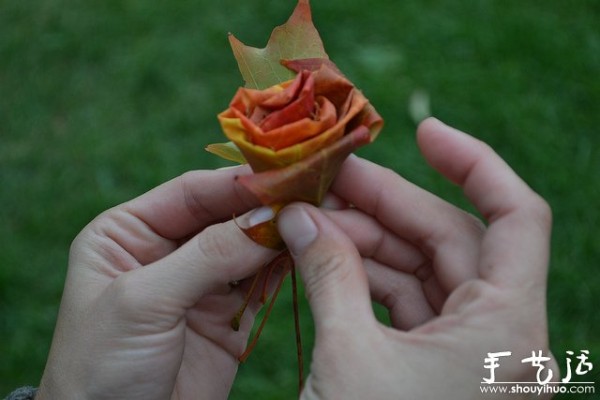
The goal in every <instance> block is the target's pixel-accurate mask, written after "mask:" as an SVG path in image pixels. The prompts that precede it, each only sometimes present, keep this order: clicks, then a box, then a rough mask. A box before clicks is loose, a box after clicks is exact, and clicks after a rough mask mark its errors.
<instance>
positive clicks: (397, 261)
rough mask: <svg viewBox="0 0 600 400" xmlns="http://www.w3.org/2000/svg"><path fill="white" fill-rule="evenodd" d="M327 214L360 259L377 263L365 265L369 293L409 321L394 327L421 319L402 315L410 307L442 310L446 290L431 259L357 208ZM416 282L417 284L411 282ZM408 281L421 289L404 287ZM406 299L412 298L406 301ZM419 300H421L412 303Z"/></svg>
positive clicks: (410, 310) (394, 317) (407, 311)
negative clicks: (367, 267)
mask: <svg viewBox="0 0 600 400" xmlns="http://www.w3.org/2000/svg"><path fill="white" fill-rule="evenodd" d="M326 215H327V217H328V218H329V219H331V220H332V221H333V222H335V224H336V225H338V226H339V227H340V228H341V229H342V230H343V231H344V232H346V233H347V234H348V237H349V238H350V239H351V240H352V241H353V243H354V245H355V246H356V248H357V249H358V251H359V253H360V254H361V256H362V257H363V259H368V260H373V261H374V263H369V264H368V265H371V264H376V265H379V266H380V267H381V268H375V269H373V270H370V269H367V271H368V272H369V285H370V288H371V295H372V296H373V297H374V298H375V299H376V300H377V301H378V302H382V301H383V303H385V305H386V307H388V308H389V309H390V313H391V314H392V315H391V316H392V320H394V319H398V320H400V319H401V320H402V321H404V320H408V321H410V322H406V323H404V322H403V323H402V324H399V325H398V326H397V327H399V328H401V329H408V328H407V327H408V326H416V325H418V324H419V323H420V322H419V321H417V320H416V319H415V318H412V317H411V316H409V317H405V314H407V313H408V314H410V315H413V310H428V309H433V310H434V311H435V312H437V313H439V312H440V311H441V308H442V306H443V303H444V301H445V299H446V297H447V291H446V290H444V289H443V288H442V287H441V286H440V285H439V282H438V280H437V277H436V275H435V273H434V271H433V268H432V261H431V260H430V259H429V258H428V257H427V256H425V255H424V254H423V253H422V252H421V251H420V250H419V249H418V248H417V247H416V246H414V245H413V244H411V243H410V242H408V241H406V240H403V239H402V238H400V237H398V236H397V235H395V234H393V233H392V232H390V231H389V230H388V229H386V228H385V227H384V226H382V225H381V224H380V223H379V222H377V221H376V220H375V219H374V218H372V217H370V216H368V215H367V214H365V213H363V212H362V211H360V210H357V209H346V210H342V211H340V210H336V211H326ZM383 268H385V270H383ZM374 271H377V272H374ZM379 274H381V276H379ZM416 283H418V285H417V286H415V285H414V284H416ZM407 285H408V286H409V287H410V288H411V290H412V289H413V288H417V287H418V289H419V291H420V293H418V294H417V293H414V294H413V293H412V292H411V291H406V290H405V288H406V286H407ZM400 299H403V301H400ZM406 299H412V300H409V301H405V300H406ZM421 301H422V302H424V304H422V305H421V304H415V303H418V302H421ZM383 303H382V304H383ZM425 303H426V304H425ZM416 314H421V313H420V312H417V313H416Z"/></svg>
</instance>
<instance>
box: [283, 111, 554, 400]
mask: <svg viewBox="0 0 600 400" xmlns="http://www.w3.org/2000/svg"><path fill="white" fill-rule="evenodd" d="M417 139H418V143H419V146H420V148H421V150H422V152H423V154H424V156H425V158H426V159H427V160H428V161H429V163H430V164H431V165H432V166H433V167H434V168H435V169H437V170H438V171H439V172H440V173H442V174H443V175H444V176H445V177H446V178H448V179H449V180H451V181H452V182H454V183H457V184H459V185H460V186H461V187H462V189H463V191H464V193H465V194H466V196H467V197H468V198H469V200H470V201H471V202H472V203H473V204H474V205H475V207H476V208H477V209H478V211H479V212H480V213H481V214H482V215H483V217H484V218H485V219H486V220H487V223H488V225H487V226H484V224H482V223H481V222H480V221H479V220H477V219H476V218H475V217H474V216H472V215H470V214H468V213H466V212H464V211H462V210H460V209H458V208H456V207H454V206H453V205H451V204H449V203H447V202H445V201H443V200H441V199H439V198H437V197H436V196H434V195H432V194H430V193H428V192H426V191H424V190H422V189H420V188H418V187H416V186H414V185H412V184H410V183H409V182H407V181H405V180H403V179H402V178H400V177H399V176H397V175H396V174H394V173H393V172H392V171H390V170H386V169H384V168H381V167H379V166H377V165H375V164H372V163H369V162H368V161H365V160H361V159H359V158H357V157H352V158H350V159H349V160H348V161H347V162H346V163H345V164H344V166H343V168H342V170H341V172H340V174H339V175H338V178H337V179H336V181H335V182H334V184H333V187H332V191H333V193H334V194H336V195H337V196H339V197H340V198H341V199H343V200H344V201H346V202H347V203H348V204H352V206H353V207H349V208H347V209H345V210H341V211H322V210H318V209H316V208H314V207H311V206H308V205H304V204H293V205H291V206H288V207H287V208H285V209H284V210H283V211H282V212H281V214H280V216H279V230H280V232H281V234H282V236H283V238H284V240H285V241H286V243H287V244H288V247H289V248H290V250H291V252H292V255H293V257H294V259H295V262H296V265H297V267H298V269H299V271H300V273H301V275H302V278H303V280H304V282H305V285H306V292H307V297H308V300H309V303H310V306H311V309H312V312H313V316H314V319H315V329H316V342H315V348H314V352H313V362H312V365H311V371H310V375H309V377H308V379H307V382H306V385H305V389H304V391H303V393H302V396H301V398H303V399H388V398H390V399H391V398H398V397H399V396H401V397H402V398H406V399H442V398H443V399H461V400H463V399H472V398H480V397H481V391H480V389H479V386H480V384H481V382H482V379H483V378H484V377H487V376H489V374H490V371H489V370H486V369H484V358H485V357H487V353H488V352H498V351H511V352H512V356H511V357H510V358H507V359H504V358H503V359H501V360H500V367H499V368H497V369H496V371H495V377H496V381H504V382H511V381H513V382H523V381H535V380H536V372H537V368H532V366H531V364H529V365H527V364H523V363H521V362H520V360H521V359H523V358H525V357H527V356H531V352H532V351H534V350H535V351H539V350H542V351H543V352H544V355H548V332H547V321H546V304H545V293H546V274H547V266H548V261H549V260H548V257H549V237H550V230H551V213H550V209H549V207H548V206H547V204H546V203H545V202H544V201H543V200H542V199H541V198H540V197H539V196H538V195H537V194H535V193H534V192H533V191H532V190H531V189H530V188H529V187H528V186H527V185H526V184H525V183H524V182H523V181H522V180H521V179H519V177H518V176H517V175H516V174H515V173H514V172H513V171H512V170H511V169H510V168H509V167H508V166H507V165H506V164H505V163H504V161H503V160H502V159H501V158H500V157H499V156H498V155H497V154H495V153H494V152H493V151H492V150H491V149H490V148H489V147H488V146H487V145H485V144H484V143H482V142H480V141H478V140H476V139H474V138H472V137H470V136H468V135H466V134H464V133H461V132H459V131H457V130H455V129H453V128H450V127H448V126H446V125H444V124H442V123H441V122H439V121H437V120H435V119H428V120H426V121H424V122H423V123H422V124H421V125H420V126H419V129H418V135H417ZM371 298H372V299H374V300H375V301H377V302H379V303H381V304H382V305H384V306H385V307H387V309H388V310H389V314H390V320H391V327H387V326H384V325H383V324H380V323H379V322H378V321H377V320H376V318H375V316H374V314H373V309H372V306H371ZM550 356H551V355H550ZM544 366H545V367H546V368H550V369H552V370H554V375H555V379H556V378H557V375H558V373H557V364H556V361H555V360H554V359H553V358H551V360H550V361H549V362H548V363H546V364H545V365H544ZM545 372H547V371H545ZM555 379H554V380H555ZM542 397H543V396H542ZM486 398H487V397H486ZM511 398H512V397H511Z"/></svg>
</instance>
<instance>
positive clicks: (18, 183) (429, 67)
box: [0, 0, 600, 399]
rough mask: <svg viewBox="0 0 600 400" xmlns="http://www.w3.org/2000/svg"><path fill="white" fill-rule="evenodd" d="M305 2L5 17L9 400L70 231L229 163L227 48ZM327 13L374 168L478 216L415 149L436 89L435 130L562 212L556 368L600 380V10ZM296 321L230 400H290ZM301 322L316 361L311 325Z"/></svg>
mask: <svg viewBox="0 0 600 400" xmlns="http://www.w3.org/2000/svg"><path fill="white" fill-rule="evenodd" d="M293 5H294V1H293V0H290V1H286V2H271V1H266V0H254V1H248V2H238V1H233V0H226V1H221V2H209V1H206V0H196V1H192V0H187V1H180V2H170V3H169V2H145V1H141V0H130V1H120V0H105V1H87V2H83V1H78V0H54V1H52V0H49V1H44V2H30V1H22V0H4V1H3V2H0V360H1V361H0V394H3V393H7V392H8V391H10V390H11V389H13V388H15V387H17V386H20V385H25V384H34V385H35V384H37V382H38V381H39V378H40V375H41V373H42V370H43V366H44V363H45V357H46V355H47V352H48V347H49V344H50V339H51V335H52V331H53V327H54V321H55V318H56V313H57V310H58V305H59V301H60V295H61V291H62V284H63V280H64V276H65V271H66V264H67V252H68V248H69V244H70V241H71V240H72V238H73V237H74V236H75V235H76V233H77V232H78V231H79V230H80V229H81V228H82V227H83V226H84V225H85V224H86V223H87V222H88V221H89V220H90V219H92V218H93V217H94V216H95V215H96V214H98V213H99V212H101V211H102V210H104V209H106V208H108V207H110V206H112V205H115V204H118V203H120V202H123V201H125V200H127V199H129V198H132V197H134V196H137V195H139V194H141V193H143V192H144V191H146V190H148V189H150V188H152V187H154V186H156V185H158V184H159V183H161V182H163V181H165V180H167V179H170V178H172V177H174V176H177V175H179V174H181V173H183V172H185V171H187V170H190V169H198V168H201V169H204V168H215V167H219V166H223V165H225V164H224V163H223V162H221V161H219V160H216V159H215V158H213V157H212V156H210V155H208V154H206V153H205V152H204V151H203V147H204V146H205V145H206V144H207V143H211V142H215V141H219V140H221V138H222V137H221V134H220V131H219V127H218V125H217V122H216V118H215V115H216V113H217V112H219V111H221V110H222V109H224V108H225V107H226V105H227V103H228V102H229V99H230V98H231V96H232V94H233V92H234V90H235V88H236V87H237V86H238V85H240V84H241V79H240V77H239V74H238V72H237V67H236V65H235V62H234V60H233V57H232V56H231V54H230V51H229V48H228V43H227V40H226V33H227V32H228V31H233V32H235V33H236V34H237V35H238V37H240V38H241V39H242V40H244V41H246V42H248V43H250V44H254V45H257V46H262V45H264V44H265V42H266V38H267V37H268V35H269V32H270V30H271V29H272V27H273V26H274V25H276V24H280V23H282V22H284V21H285V20H286V18H287V16H288V15H289V13H290V11H291V9H292V8H293ZM313 12H314V18H315V22H316V24H317V27H318V28H319V30H320V32H321V35H322V37H323V39H324V41H325V45H326V48H327V50H328V52H329V54H330V56H331V57H332V58H333V59H334V60H335V61H336V63H337V64H338V65H339V66H340V68H341V69H342V70H344V72H345V73H346V74H347V75H348V76H349V77H351V78H352V79H353V80H354V81H355V82H356V83H357V85H358V86H359V87H361V88H362V89H363V90H364V91H365V93H366V94H367V96H368V97H369V98H370V99H371V100H372V102H373V103H374V104H375V105H376V106H377V108H378V110H379V111H380V113H381V114H382V115H383V116H384V117H385V119H386V128H385V130H384V132H383V134H382V135H381V136H380V139H378V141H377V142H376V143H375V144H374V145H372V146H370V147H369V148H366V149H364V150H362V151H361V154H362V155H363V156H365V157H368V158H370V159H372V160H374V161H376V162H378V163H380V164H383V165H386V166H389V167H390V168H393V169H394V170H396V171H398V172H399V173H401V174H402V175H404V176H406V177H407V178H408V179H410V180H412V181H414V182H416V183H417V184H419V185H421V186H423V187H425V188H427V189H429V190H431V191H433V192H434V193H437V194H438V195H440V196H442V197H445V198H447V199H449V200H451V201H453V202H456V203H458V204H460V205H462V206H464V207H468V205H467V204H466V202H465V200H464V199H463V198H462V196H461V194H460V192H459V191H458V190H457V189H456V188H455V187H452V186H451V185H449V184H447V183H446V182H444V181H443V180H442V179H440V178H439V177H438V176H437V175H436V174H435V173H434V172H432V171H431V170H430V169H429V167H427V166H426V164H425V163H424V162H423V161H422V159H421V156H420V155H419V153H418V150H417V148H416V145H415V140H414V129H415V125H414V122H413V121H412V120H411V118H410V115H409V113H408V111H407V110H408V102H409V99H410V97H411V94H412V93H414V92H415V91H416V90H423V91H425V92H426V93H427V94H428V95H429V97H430V99H431V109H432V112H433V114H434V115H436V116H437V117H439V118H440V119H442V120H444V121H446V122H447V123H449V124H451V125H454V126H456V127H458V128H460V129H463V130H466V131H467V132H470V133H472V134H474V135H475V136H477V137H479V138H481V139H483V140H485V141H486V142H488V143H489V144H491V145H492V146H493V147H494V148H495V149H496V150H497V151H498V152H499V153H500V154H501V155H502V156H503V157H504V158H505V159H506V160H507V161H508V162H509V163H510V164H511V165H512V166H513V167H514V169H515V170H516V171H517V172H518V173H519V174H520V175H521V176H522V177H523V178H524V179H525V180H526V181H527V182H528V183H529V184H530V185H531V186H532V187H533V188H534V189H535V190H537V191H538V192H539V193H540V194H542V195H543V196H544V197H545V198H546V199H547V200H548V201H549V203H550V204H551V206H552V208H553V210H554V218H555V228H554V236H553V249H552V262H551V269H550V275H549V288H548V309H549V321H550V336H551V347H552V350H553V352H554V354H555V355H557V357H558V359H559V360H564V358H563V357H562V355H564V352H565V351H567V350H575V351H578V350H579V349H589V350H590V352H591V356H592V360H593V361H595V363H596V365H597V366H600V339H599V336H598V332H600V314H599V313H598V312H597V304H598V298H599V297H600V296H599V294H600V293H599V290H600V274H599V273H598V267H599V266H600V240H599V239H598V236H597V232H598V227H599V226H600V207H599V206H600V189H599V187H600V185H599V183H600V154H599V153H600V140H599V138H598V126H600V118H599V117H598V115H599V114H598V104H600V78H599V77H598V72H599V71H600V28H598V27H599V26H600V6H599V4H598V2H596V1H594V0H578V1H576V2H568V1H563V0H549V1H545V2H541V1H535V0H534V1H529V2H521V1H512V0H509V1H500V0H478V1H471V2H460V1H450V0H447V1H431V0H427V1H410V0H409V1H403V2H398V1H393V0H386V1H378V2H368V3H367V2H366V1H362V2H358V1H349V0H343V1H342V0H330V1H327V2H318V1H314V4H313ZM290 307H291V306H290V300H289V296H287V297H285V296H284V297H283V298H282V299H281V300H280V303H279V304H278V305H277V306H276V309H275V311H274V315H273V316H272V318H271V321H270V324H269V325H268V327H267V329H266V330H265V333H264V336H263V338H262V339H261V343H260V344H259V346H258V347H257V349H256V352H255V353H254V354H253V355H252V356H251V358H250V359H249V361H248V363H247V364H245V365H243V366H242V367H241V370H240V374H239V376H238V380H237V381H236V384H235V386H234V389H233V392H232V395H231V398H232V399H241V398H259V397H260V398H262V399H278V398H282V396H285V397H289V396H287V395H285V393H294V391H295V370H294V368H295V367H294V366H295V351H294V339H293V331H292V320H291V316H290ZM304 308H305V309H306V305H304ZM303 322H304V329H305V331H306V334H305V337H306V340H307V341H308V346H307V347H308V348H310V341H311V340H312V338H311V325H310V316H309V313H308V311H306V312H305V314H304V315H303ZM532 350H533V349H532ZM563 369H564V365H563ZM595 380H596V382H598V381H600V378H598V376H597V375H596V379H595ZM290 396H291V395H290ZM565 398H567V397H565ZM577 398H578V399H580V398H584V396H578V397H577Z"/></svg>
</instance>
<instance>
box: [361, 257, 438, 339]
mask: <svg viewBox="0 0 600 400" xmlns="http://www.w3.org/2000/svg"><path fill="white" fill-rule="evenodd" d="M364 265H365V269H366V271H367V275H368V276H369V288H370V291H371V297H372V299H373V300H374V301H376V302H378V303H379V304H381V305H383V306H384V307H386V308H387V309H388V311H389V316H390V322H391V325H392V326H393V327H394V328H397V329H403V330H409V329H412V328H414V327H416V326H419V325H421V324H423V323H425V322H427V321H428V320H430V319H431V318H433V317H434V316H435V315H436V313H435V311H434V310H433V308H432V306H431V305H430V304H429V301H428V300H427V298H426V297H425V293H424V292H423V287H422V284H423V282H422V281H421V280H419V279H418V278H417V277H416V276H414V275H412V274H406V273H402V272H398V271H396V270H393V269H391V268H388V267H387V266H385V265H381V264H379V263H377V262H376V261H373V260H365V261H364Z"/></svg>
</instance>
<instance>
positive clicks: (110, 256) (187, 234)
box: [36, 167, 275, 400]
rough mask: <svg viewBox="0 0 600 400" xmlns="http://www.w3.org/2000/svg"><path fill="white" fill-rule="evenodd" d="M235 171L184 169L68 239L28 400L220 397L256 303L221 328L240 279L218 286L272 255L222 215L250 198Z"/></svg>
mask: <svg viewBox="0 0 600 400" xmlns="http://www.w3.org/2000/svg"><path fill="white" fill-rule="evenodd" d="M244 171H246V170H245V169H244V167H239V168H233V169H226V170H218V171H210V172H208V171H206V172H191V173H188V174H185V175H183V176H181V177H179V178H176V179H174V180H172V181H170V182H167V183H165V184H164V185H162V186H159V187H158V188H156V189H154V190H152V191H150V192H149V193H147V194H145V195H143V196H141V197H139V198H137V199H134V200H132V201H130V202H127V203H124V204H122V205H119V206H117V207H115V208H113V209H110V210H108V211H106V212H104V213H103V214H101V215H100V216H99V217H97V218H96V219H95V220H93V221H92V222H91V223H90V224H89V225H88V226H87V227H86V228H85V229H84V230H83V231H82V232H81V233H80V234H79V235H78V236H77V238H76V239H75V241H74V242H73V245H72V247H71V253H70V259H69V270H68V275H67V280H66V285H65V290H64V294H63V299H62V303H61V307H60V312H59V317H58V323H57V327H56V331H55V335H54V340H53V343H52V348H51V351H50V356H49V359H48V363H47V365H46V369H45V371H44V376H43V378H42V382H41V385H40V390H39V393H38V395H37V397H36V399H38V400H39V399H41V400H43V399H84V398H85V399H99V398H102V399H104V398H123V399H144V400H148V399H167V398H171V399H190V398H197V397H198V396H199V395H200V394H201V396H202V398H207V399H224V398H227V395H228V393H229V390H230V388H231V385H232V382H233V379H234V376H235V373H236V371H237V366H238V360H237V357H238V356H239V355H240V354H241V353H242V352H243V350H244V347H245V346H246V340H247V338H248V334H249V331H250V328H251V326H252V322H253V315H254V313H255V312H256V311H257V310H258V307H259V304H258V301H254V302H252V303H251V304H250V306H249V309H248V311H247V313H246V315H249V316H252V317H246V318H244V319H243V320H242V325H241V328H240V331H238V332H235V331H233V330H232V328H231V326H230V321H231V318H232V317H233V315H234V314H235V312H236V310H237V309H238V308H239V307H240V305H241V304H242V302H243V297H244V289H245V285H244V284H242V285H240V286H238V287H235V288H232V287H231V286H230V285H229V282H231V281H239V280H243V279H244V278H247V277H249V276H251V275H252V274H254V273H255V272H256V271H257V270H258V269H259V267H261V266H262V265H263V264H264V263H265V262H267V261H269V260H270V259H271V258H273V257H274V256H275V253H274V252H273V251H272V250H268V249H266V248H264V247H261V246H260V245H258V244H256V243H254V242H253V241H252V240H250V239H248V238H247V237H246V236H245V235H244V233H242V231H241V230H240V229H239V228H238V227H237V226H236V225H235V223H234V222H233V221H231V220H230V219H231V217H232V215H240V214H242V213H244V212H246V211H248V210H250V209H252V208H254V207H256V206H258V205H259V204H258V203H256V199H254V198H253V197H252V196H251V195H249V194H248V193H246V192H245V191H244V190H243V189H241V188H240V187H239V186H238V185H236V184H235V182H234V176H235V175H239V174H240V173H243V172H244ZM223 220H229V221H228V222H223V223H221V221H223Z"/></svg>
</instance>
